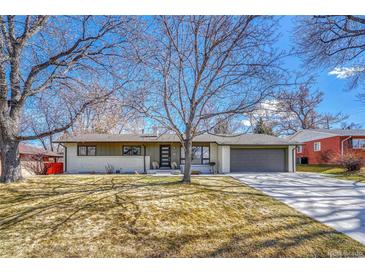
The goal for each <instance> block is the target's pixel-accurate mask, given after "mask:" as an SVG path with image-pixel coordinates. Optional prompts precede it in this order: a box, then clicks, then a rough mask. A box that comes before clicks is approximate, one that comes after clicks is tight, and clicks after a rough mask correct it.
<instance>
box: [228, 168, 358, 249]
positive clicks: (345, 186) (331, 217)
mask: <svg viewBox="0 0 365 274" xmlns="http://www.w3.org/2000/svg"><path fill="white" fill-rule="evenodd" d="M229 175H230V176H232V177H234V178H236V179H238V180H240V181H241V182H243V183H246V184H248V185H249V186H251V187H254V188H256V189H258V190H261V191H263V192H264V193H266V194H268V195H270V196H272V197H274V198H276V199H278V200H280V201H282V202H284V203H286V204H288V205H290V206H291V207H293V208H295V209H297V210H298V211H300V212H302V213H304V214H306V215H308V216H310V217H312V218H313V219H316V220H317V221H320V222H322V223H324V224H326V225H328V226H330V227H332V228H334V229H336V230H337V231H340V232H342V233H345V234H347V235H348V236H350V237H352V238H353V239H355V240H357V241H359V242H361V243H363V244H365V183H360V182H352V181H345V180H339V179H335V178H331V177H328V176H325V175H320V174H315V173H303V172H301V173H300V172H298V173H239V174H238V173H232V174H229Z"/></svg>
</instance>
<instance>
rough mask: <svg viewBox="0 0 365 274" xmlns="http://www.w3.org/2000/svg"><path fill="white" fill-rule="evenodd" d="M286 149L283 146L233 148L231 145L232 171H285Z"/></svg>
mask: <svg viewBox="0 0 365 274" xmlns="http://www.w3.org/2000/svg"><path fill="white" fill-rule="evenodd" d="M285 155H286V149H283V148H272V149H271V148H262V149H258V148H233V147H231V155H230V164H231V172H285V171H288V170H287V165H286V156H285Z"/></svg>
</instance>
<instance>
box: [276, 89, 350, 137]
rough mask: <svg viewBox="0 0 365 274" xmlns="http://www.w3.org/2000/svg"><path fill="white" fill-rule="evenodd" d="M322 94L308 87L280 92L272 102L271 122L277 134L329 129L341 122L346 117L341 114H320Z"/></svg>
mask: <svg viewBox="0 0 365 274" xmlns="http://www.w3.org/2000/svg"><path fill="white" fill-rule="evenodd" d="M322 101H323V92H320V91H316V92H310V89H309V87H308V86H300V87H299V89H297V90H294V91H289V90H286V91H281V92H280V93H279V94H278V96H277V99H276V100H275V101H274V104H275V107H274V110H273V111H272V117H271V119H270V117H269V121H270V120H271V122H272V125H273V126H274V129H275V131H276V132H277V133H278V134H284V135H285V134H293V133H295V132H297V131H298V130H301V129H314V128H331V127H332V126H333V125H335V124H338V123H340V122H343V121H344V120H345V119H346V118H347V116H345V115H343V114H342V113H335V114H331V113H321V112H320V111H319V110H318V107H319V104H320V103H321V102H322Z"/></svg>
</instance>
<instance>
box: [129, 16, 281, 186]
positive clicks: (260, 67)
mask: <svg viewBox="0 0 365 274" xmlns="http://www.w3.org/2000/svg"><path fill="white" fill-rule="evenodd" d="M275 28H276V25H275V21H274V19H273V18H269V17H258V16H239V17H233V16H174V17H159V18H155V24H153V28H150V29H149V30H147V31H146V33H147V35H148V36H147V37H146V38H145V40H144V41H145V43H144V44H143V46H141V47H140V48H139V50H138V58H140V62H141V66H142V67H144V69H145V70H146V71H148V75H149V81H148V86H147V87H144V88H141V92H140V93H139V96H136V95H135V96H134V99H135V100H134V101H133V107H134V108H136V109H139V110H140V111H142V112H143V113H144V114H145V115H146V116H147V117H149V118H151V119H153V120H155V121H157V122H158V123H160V124H161V125H162V126H163V127H165V128H166V129H167V130H170V131H173V132H174V133H176V135H177V136H178V138H179V140H180V142H181V144H182V147H183V149H184V151H185V168H184V177H183V182H187V183H188V182H190V181H191V157H192V141H193V139H194V137H196V136H198V135H201V134H204V133H207V132H211V131H212V129H214V128H215V127H216V126H217V124H219V123H221V122H222V121H221V119H220V118H221V117H225V119H231V118H233V117H236V116H237V115H244V114H247V113H249V112H250V111H252V110H253V109H255V106H256V105H257V103H258V102H260V101H261V100H263V99H264V98H265V97H266V96H267V95H268V94H270V93H272V92H273V91H274V89H275V87H277V85H278V83H279V80H278V79H283V77H279V75H278V74H279V71H280V70H279V68H278V63H279V62H278V61H279V58H280V54H278V53H277V52H276V51H274V50H273V48H272V45H273V43H274V41H275V38H276V37H275V35H274V33H275ZM280 72H281V71H280ZM140 102H143V103H140Z"/></svg>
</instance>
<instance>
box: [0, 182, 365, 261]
mask: <svg viewBox="0 0 365 274" xmlns="http://www.w3.org/2000/svg"><path fill="white" fill-rule="evenodd" d="M179 179H180V178H179V177H151V176H143V175H140V176H135V175H130V176H128V175H119V176H115V175H103V176H98V175H90V176H88V175H87V176H86V175H75V176H71V175H69V176H67V175H63V176H48V177H46V176H45V177H38V178H36V177H34V178H30V179H28V180H26V181H24V182H21V183H15V184H9V185H1V186H0V256H1V257H337V256H350V257H356V256H365V246H363V245H361V244H360V243H358V242H356V241H354V240H352V239H351V238H349V237H347V236H345V235H344V234H341V233H338V232H336V231H334V230H333V229H331V228H329V227H327V226H325V225H322V224H320V223H318V222H316V221H314V220H312V219H310V218H308V217H306V216H304V215H303V214H301V213H299V212H297V211H295V210H294V209H292V208H290V207H289V206H287V205H285V204H283V203H281V202H279V201H276V200H274V199H272V198H270V197H268V196H267V195H264V194H263V193H262V192H259V191H257V190H254V189H252V188H250V187H248V186H246V185H243V184H241V183H239V182H237V181H236V180H234V179H232V178H230V177H203V176H201V177H194V179H193V183H192V184H189V185H188V184H181V183H179V181H178V180H179Z"/></svg>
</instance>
